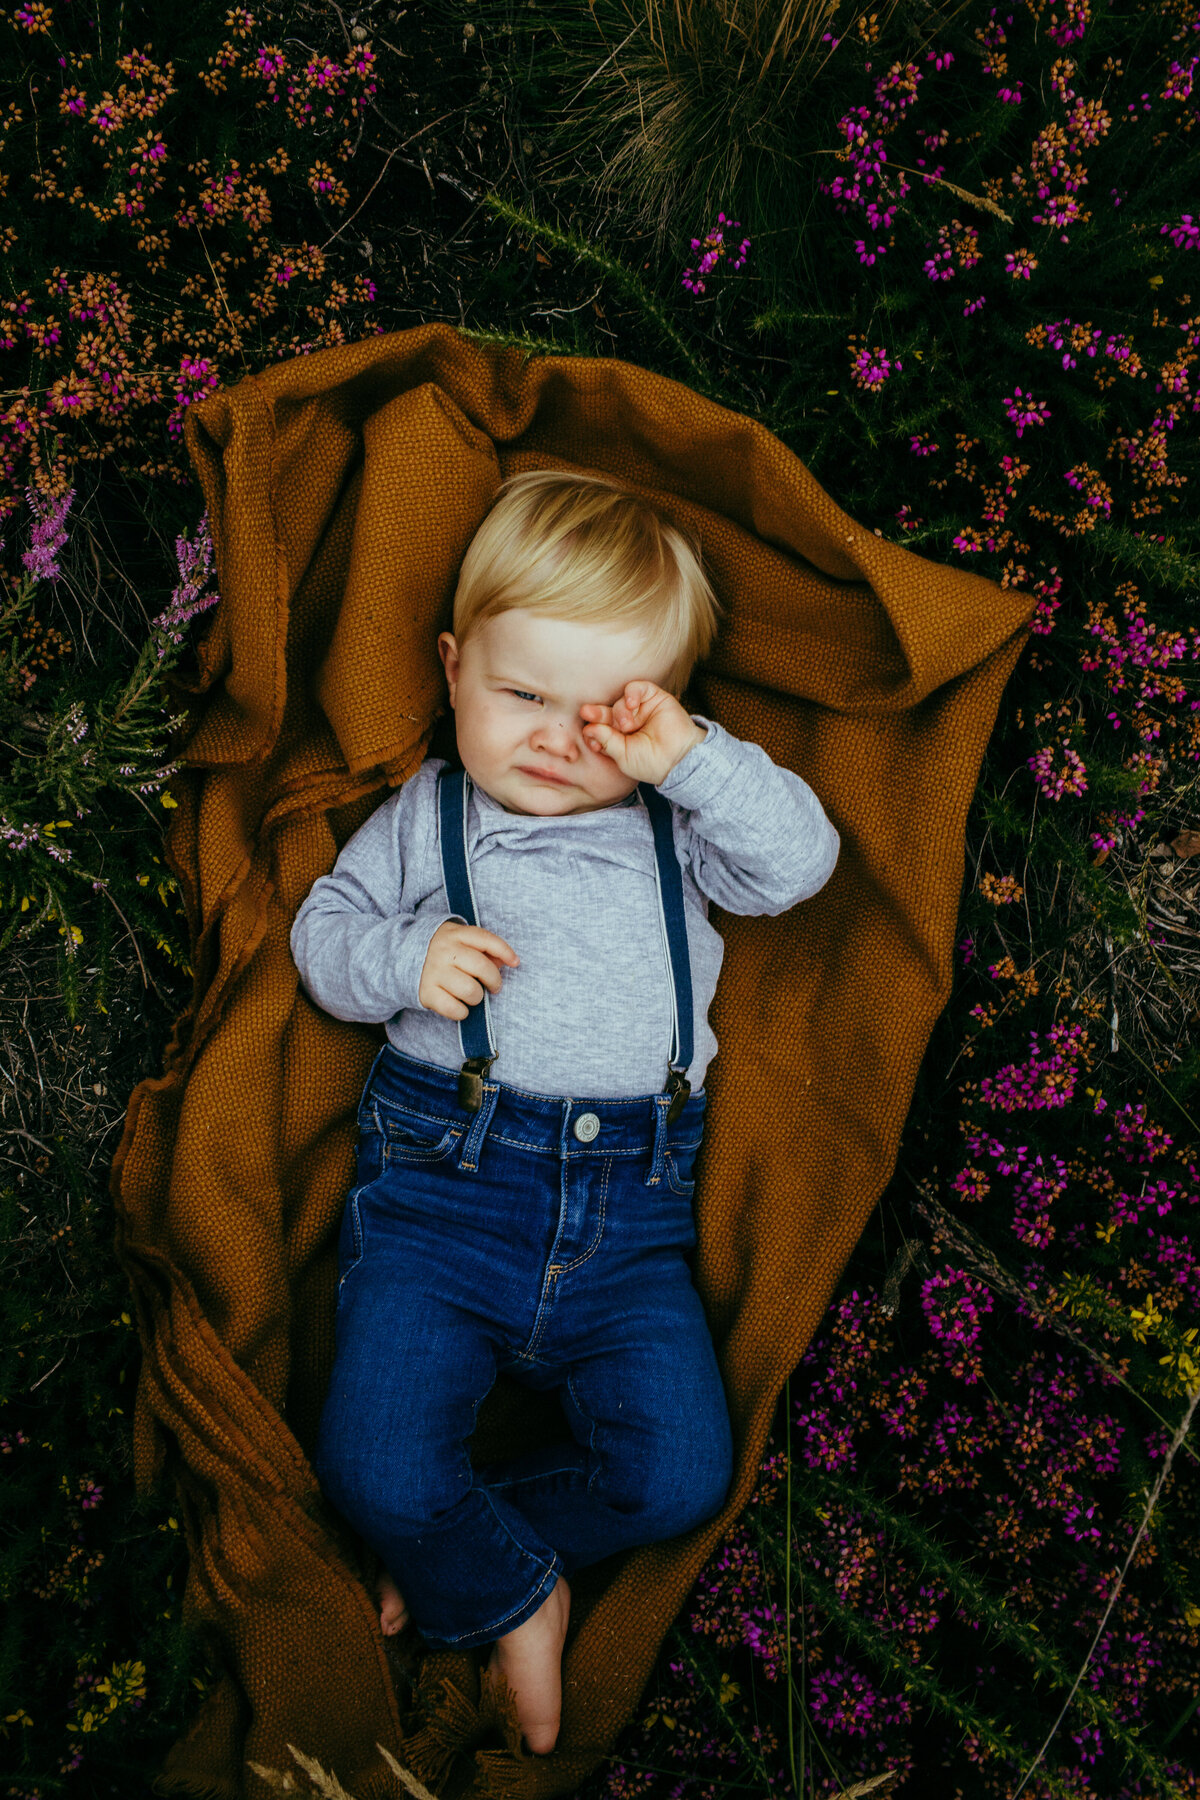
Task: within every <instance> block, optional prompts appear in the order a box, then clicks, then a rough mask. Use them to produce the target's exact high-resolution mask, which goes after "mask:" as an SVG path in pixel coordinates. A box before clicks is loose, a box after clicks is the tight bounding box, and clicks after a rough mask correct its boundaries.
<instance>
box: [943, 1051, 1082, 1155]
mask: <svg viewBox="0 0 1200 1800" xmlns="http://www.w3.org/2000/svg"><path fill="white" fill-rule="evenodd" d="M1046 1036H1047V1039H1048V1040H1049V1044H1050V1047H1051V1051H1052V1054H1051V1055H1050V1056H1047V1057H1042V1056H1040V1055H1039V1052H1038V1034H1037V1032H1036V1031H1031V1032H1030V1034H1029V1046H1030V1051H1029V1059H1028V1061H1027V1062H1024V1063H1008V1064H1006V1065H1005V1067H1004V1068H1002V1069H999V1070H997V1072H996V1074H995V1075H994V1076H991V1075H985V1076H984V1078H983V1080H982V1081H981V1082H980V1084H979V1095H980V1098H981V1099H982V1100H983V1102H984V1104H985V1105H986V1106H989V1107H991V1108H992V1109H993V1110H994V1111H996V1112H1009V1113H1011V1112H1028V1111H1038V1110H1039V1109H1041V1108H1042V1107H1060V1106H1065V1105H1066V1104H1067V1101H1068V1100H1070V1099H1072V1098H1073V1097H1074V1094H1075V1083H1076V1080H1077V1078H1078V1075H1079V1061H1080V1059H1081V1058H1082V1056H1083V1055H1084V1052H1085V1050H1086V1049H1087V1042H1086V1038H1087V1033H1086V1030H1085V1027H1084V1026H1082V1025H1052V1026H1051V1027H1050V1029H1049V1031H1048V1032H1047V1033H1046ZM971 1147H972V1148H973V1146H971ZM1025 1155H1026V1152H1025V1149H1024V1147H1021V1148H1019V1149H1018V1150H1017V1151H1016V1162H1015V1163H1012V1164H1008V1165H1005V1164H1003V1163H1001V1164H1000V1165H999V1168H1000V1173H1001V1174H1002V1175H1009V1174H1015V1173H1016V1171H1017V1169H1018V1168H1019V1166H1020V1164H1021V1163H1023V1162H1024V1160H1025Z"/></svg>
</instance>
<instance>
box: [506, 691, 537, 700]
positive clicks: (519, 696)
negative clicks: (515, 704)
mask: <svg viewBox="0 0 1200 1800" xmlns="http://www.w3.org/2000/svg"><path fill="white" fill-rule="evenodd" d="M508 691H509V693H510V694H515V695H516V696H517V699H518V700H536V699H537V695H536V694H523V693H522V692H521V690H520V688H509V690H508Z"/></svg>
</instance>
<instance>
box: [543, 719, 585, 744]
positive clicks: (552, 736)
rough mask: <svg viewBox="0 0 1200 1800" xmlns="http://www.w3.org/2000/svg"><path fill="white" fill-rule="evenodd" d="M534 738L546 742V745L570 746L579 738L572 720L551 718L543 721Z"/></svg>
mask: <svg viewBox="0 0 1200 1800" xmlns="http://www.w3.org/2000/svg"><path fill="white" fill-rule="evenodd" d="M534 736H535V738H537V739H539V740H544V741H545V742H546V743H554V744H559V745H568V744H571V743H572V742H573V741H574V739H575V737H576V736H577V731H576V728H575V725H574V722H573V721H572V720H570V719H563V718H557V719H554V718H551V719H543V720H542V721H541V723H540V724H539V726H538V728H537V730H536V731H535V732H534Z"/></svg>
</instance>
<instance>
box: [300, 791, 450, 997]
mask: <svg viewBox="0 0 1200 1800" xmlns="http://www.w3.org/2000/svg"><path fill="white" fill-rule="evenodd" d="M430 785H432V787H433V792H432V793H430V792H428V791H427V788H428V787H429V786H430ZM435 805H436V773H435V771H433V770H431V769H430V768H429V766H428V765H426V766H425V767H423V768H422V769H420V770H418V772H417V774H415V775H414V776H413V777H412V778H411V780H409V781H407V782H406V783H405V784H404V786H403V787H402V788H400V789H399V791H398V792H397V793H394V794H391V795H389V797H388V798H387V799H386V800H385V801H384V802H383V805H382V806H380V807H378V808H377V809H376V810H375V812H373V813H372V814H371V816H370V818H369V819H368V820H367V821H366V823H365V824H364V825H362V826H361V827H360V828H359V830H358V831H356V832H355V834H354V836H353V837H352V838H351V839H350V841H349V843H348V844H346V846H345V848H344V849H343V850H342V853H341V855H340V856H339V857H338V859H337V862H336V863H335V864H334V867H333V871H332V873H331V874H329V875H322V876H321V877H320V879H319V880H317V881H315V882H314V883H313V885H312V888H311V889H310V891H309V894H308V897H307V899H306V900H305V901H304V904H303V906H301V908H300V910H299V912H298V913H297V914H296V918H295V921H294V923H293V925H292V932H291V950H292V956H293V959H294V960H295V964H296V967H297V968H298V969H299V971H300V978H301V980H302V981H303V983H304V986H305V989H306V990H307V992H308V993H309V994H310V995H311V997H312V998H313V999H314V1000H315V1001H316V1003H317V1005H318V1006H320V1007H321V1008H323V1010H324V1011H325V1012H327V1013H331V1014H332V1015H333V1017H334V1018H335V1019H348V1020H354V1021H357V1022H358V1023H360V1024H364V1025H378V1024H383V1023H385V1022H386V1021H387V1020H388V1019H390V1018H392V1017H394V1015H395V1014H396V1013H398V1012H400V1011H401V1009H402V1008H404V1007H407V1006H417V1005H418V1004H419V1003H420V1002H419V999H418V991H419V988H420V984H421V972H422V970H423V968H424V966H425V958H426V954H427V952H428V949H429V944H430V940H431V939H432V937H433V934H434V933H435V931H437V929H438V927H439V925H443V924H445V922H446V920H447V919H457V920H459V922H460V923H462V924H464V925H465V923H466V921H465V920H464V919H462V915H461V914H460V913H451V912H448V911H444V910H441V909H439V908H438V907H436V906H430V907H427V908H426V909H425V910H424V911H423V912H420V913H418V912H417V911H416V905H417V901H418V900H419V899H420V898H423V897H425V896H424V895H423V894H422V892H421V888H422V885H425V886H427V887H428V888H429V889H430V891H432V888H433V886H435V885H437V884H438V882H440V870H439V871H438V874H437V877H436V879H435V880H431V879H430V876H429V872H428V869H427V864H428V860H429V856H430V853H431V851H432V853H433V854H434V855H435V856H436V829H437V826H436V812H435ZM431 822H432V830H433V834H434V835H433V839H432V844H430V843H428V842H426V839H427V838H428V837H429V833H430V824H431Z"/></svg>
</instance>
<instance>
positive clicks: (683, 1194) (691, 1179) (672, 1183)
mask: <svg viewBox="0 0 1200 1800" xmlns="http://www.w3.org/2000/svg"><path fill="white" fill-rule="evenodd" d="M663 1162H664V1166H665V1169H666V1175H667V1186H668V1187H669V1188H670V1190H671V1192H672V1193H673V1194H678V1195H679V1197H680V1199H681V1200H690V1199H691V1198H692V1195H693V1194H694V1193H695V1192H696V1181H695V1175H694V1170H695V1167H696V1152H695V1151H694V1150H667V1151H665V1152H664V1155H663Z"/></svg>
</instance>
